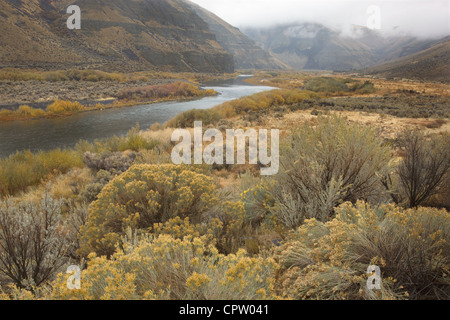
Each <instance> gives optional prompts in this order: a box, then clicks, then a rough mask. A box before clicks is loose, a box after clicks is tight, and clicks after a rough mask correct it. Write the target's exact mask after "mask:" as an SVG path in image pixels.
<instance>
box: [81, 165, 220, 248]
mask: <svg viewBox="0 0 450 320" xmlns="http://www.w3.org/2000/svg"><path fill="white" fill-rule="evenodd" d="M195 170H196V169H195V167H188V166H176V165H170V164H167V165H136V166H133V167H131V168H130V169H129V170H128V171H127V172H125V173H123V174H122V175H120V176H118V177H116V178H115V179H113V180H112V181H111V182H110V183H109V184H108V185H106V186H105V187H104V188H103V190H102V192H101V193H100V194H99V195H98V199H97V200H96V201H95V202H93V203H92V205H91V207H90V210H89V217H88V221H87V223H86V225H85V226H83V227H82V229H81V231H80V234H81V239H80V240H81V248H80V254H81V255H84V256H87V255H88V254H89V253H91V252H95V253H97V254H98V255H106V256H110V255H112V254H113V253H114V251H115V247H116V246H117V245H118V244H120V239H121V237H122V235H123V234H124V230H126V229H127V228H132V229H134V230H136V229H141V230H142V229H148V228H149V227H152V226H153V224H155V223H160V222H165V221H168V220H169V219H171V218H174V217H177V216H178V217H181V218H186V217H189V218H190V219H191V220H192V221H193V222H196V221H198V220H199V219H200V217H201V215H202V214H203V213H204V212H205V211H206V210H207V209H208V208H210V207H212V206H214V205H215V204H217V202H218V198H217V196H216V193H215V190H216V185H215V183H214V181H213V179H212V178H210V177H207V176H206V175H203V174H201V173H199V172H196V171H195Z"/></svg>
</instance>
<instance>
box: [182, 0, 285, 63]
mask: <svg viewBox="0 0 450 320" xmlns="http://www.w3.org/2000/svg"><path fill="white" fill-rule="evenodd" d="M184 1H185V2H186V3H187V4H188V5H189V6H191V7H192V8H193V9H194V11H195V12H196V13H197V14H198V15H199V16H200V17H201V18H202V19H203V20H204V21H205V22H206V23H207V24H208V26H209V28H210V30H211V31H212V32H213V33H214V34H215V35H216V39H217V42H219V44H220V45H221V46H222V47H223V48H224V49H225V50H226V51H228V52H229V53H231V54H232V55H233V56H234V63H235V67H236V68H237V69H285V68H287V65H285V64H284V63H282V62H281V61H279V60H277V59H275V58H274V57H272V56H271V55H270V54H269V53H268V52H267V51H264V50H263V49H261V48H260V47H258V46H257V45H256V44H255V42H254V41H253V40H251V39H250V38H249V37H247V36H246V35H245V34H243V33H242V32H241V31H240V30H239V29H238V28H236V27H233V26H232V25H230V24H228V23H227V22H225V21H224V20H222V19H221V18H219V17H218V16H216V15H215V14H213V13H211V12H209V11H207V10H205V9H203V8H202V7H200V6H199V5H197V4H195V3H193V2H191V1H189V0H184Z"/></svg>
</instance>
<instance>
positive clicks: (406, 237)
mask: <svg viewBox="0 0 450 320" xmlns="http://www.w3.org/2000/svg"><path fill="white" fill-rule="evenodd" d="M336 212H337V216H336V218H335V219H334V220H332V221H329V222H327V223H322V222H319V221H317V220H315V219H312V220H308V221H306V222H305V224H304V225H303V226H301V227H300V228H299V229H298V230H297V231H296V232H294V233H292V235H291V238H290V240H289V241H288V242H287V243H286V244H284V245H283V246H282V247H281V248H280V249H279V251H278V254H277V259H276V260H277V261H278V262H279V265H280V270H279V271H278V278H277V282H276V283H277V284H279V286H278V288H277V292H278V294H279V295H282V296H284V297H289V298H292V299H408V298H409V299H449V298H450V280H449V279H450V277H449V276H450V270H449V265H450V254H449V253H450V223H449V221H450V215H449V213H448V212H447V211H445V210H438V209H431V208H418V209H409V210H402V209H400V208H398V207H395V206H393V205H383V206H381V207H378V208H374V207H371V206H369V205H367V204H366V203H364V202H358V203H357V204H356V206H353V205H351V204H350V203H346V204H343V205H342V206H341V207H339V208H338V209H336ZM370 265H376V266H378V267H379V268H380V269H381V278H382V279H381V290H373V291H372V290H369V289H368V288H367V280H368V275H367V274H366V272H367V269H368V267H369V266H370Z"/></svg>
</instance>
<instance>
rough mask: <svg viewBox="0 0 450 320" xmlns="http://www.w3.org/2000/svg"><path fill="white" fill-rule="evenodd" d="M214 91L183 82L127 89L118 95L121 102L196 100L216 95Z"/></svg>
mask: <svg viewBox="0 0 450 320" xmlns="http://www.w3.org/2000/svg"><path fill="white" fill-rule="evenodd" d="M215 94H216V92H215V91H214V90H212V89H208V90H203V89H199V88H198V87H197V86H195V85H193V84H191V83H188V82H183V81H178V82H174V83H169V84H157V85H151V86H146V87H138V88H127V89H123V90H121V91H119V93H118V94H117V96H118V98H119V99H121V100H138V101H139V100H156V99H174V98H177V99H178V98H180V99H181V98H196V97H205V96H210V95H215Z"/></svg>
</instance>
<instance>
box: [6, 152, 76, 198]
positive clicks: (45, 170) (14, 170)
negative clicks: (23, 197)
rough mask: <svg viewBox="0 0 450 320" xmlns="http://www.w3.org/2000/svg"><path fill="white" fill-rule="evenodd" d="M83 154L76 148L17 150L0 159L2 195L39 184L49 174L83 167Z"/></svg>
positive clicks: (11, 193)
mask: <svg viewBox="0 0 450 320" xmlns="http://www.w3.org/2000/svg"><path fill="white" fill-rule="evenodd" d="M82 166H83V162H82V159H81V156H80V155H79V154H78V153H77V152H76V151H74V150H61V149H56V150H52V151H41V152H37V153H32V152H30V151H21V152H17V153H15V154H13V155H11V156H9V157H8V158H4V159H1V160H0V195H4V196H5V195H13V194H16V193H17V192H20V191H25V189H26V188H27V187H29V186H34V185H37V184H39V183H40V182H41V181H42V180H43V179H45V178H46V177H47V176H48V175H51V174H57V173H66V172H68V171H69V170H70V169H72V168H74V167H82Z"/></svg>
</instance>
